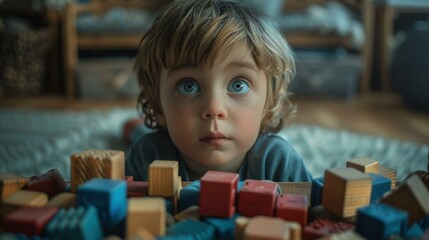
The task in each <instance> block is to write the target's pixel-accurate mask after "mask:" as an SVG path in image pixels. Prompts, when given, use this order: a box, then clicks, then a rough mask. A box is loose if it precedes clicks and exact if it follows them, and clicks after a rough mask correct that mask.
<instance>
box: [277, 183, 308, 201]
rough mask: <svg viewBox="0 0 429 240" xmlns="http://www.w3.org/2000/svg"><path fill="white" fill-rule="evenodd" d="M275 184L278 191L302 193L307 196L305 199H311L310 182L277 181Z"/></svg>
mask: <svg viewBox="0 0 429 240" xmlns="http://www.w3.org/2000/svg"><path fill="white" fill-rule="evenodd" d="M277 184H278V186H279V190H280V191H279V193H291V194H298V195H304V196H307V199H311V194H312V193H311V187H312V183H311V182H277ZM308 204H310V203H308Z"/></svg>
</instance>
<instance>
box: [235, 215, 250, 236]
mask: <svg viewBox="0 0 429 240" xmlns="http://www.w3.org/2000/svg"><path fill="white" fill-rule="evenodd" d="M249 220H250V218H248V217H244V216H238V217H237V218H236V219H235V239H237V240H243V239H244V229H245V228H246V226H247V224H248V223H249Z"/></svg>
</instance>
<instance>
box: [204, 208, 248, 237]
mask: <svg viewBox="0 0 429 240" xmlns="http://www.w3.org/2000/svg"><path fill="white" fill-rule="evenodd" d="M238 216H240V215H239V214H237V213H236V214H234V215H233V216H232V217H231V218H217V217H207V218H204V219H203V221H204V222H206V223H208V224H210V225H212V226H213V227H214V228H215V231H216V239H231V240H233V239H234V237H235V220H236V219H237V217H238Z"/></svg>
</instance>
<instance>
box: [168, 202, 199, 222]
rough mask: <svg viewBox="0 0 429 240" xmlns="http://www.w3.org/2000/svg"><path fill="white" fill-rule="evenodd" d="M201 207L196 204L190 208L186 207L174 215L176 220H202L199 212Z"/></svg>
mask: <svg viewBox="0 0 429 240" xmlns="http://www.w3.org/2000/svg"><path fill="white" fill-rule="evenodd" d="M198 210H199V207H198V206H196V205H192V206H190V207H188V208H186V209H185V210H183V211H181V212H179V213H177V214H176V215H174V220H175V221H182V220H185V219H188V218H190V219H194V220H196V221H199V220H200V213H199V212H198Z"/></svg>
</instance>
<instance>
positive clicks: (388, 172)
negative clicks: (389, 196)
mask: <svg viewBox="0 0 429 240" xmlns="http://www.w3.org/2000/svg"><path fill="white" fill-rule="evenodd" d="M378 174H380V175H382V176H384V177H387V178H389V179H390V181H391V183H392V184H391V189H394V188H395V187H396V171H395V169H393V168H389V167H386V166H380V167H379V173H378Z"/></svg>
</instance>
